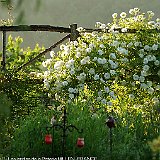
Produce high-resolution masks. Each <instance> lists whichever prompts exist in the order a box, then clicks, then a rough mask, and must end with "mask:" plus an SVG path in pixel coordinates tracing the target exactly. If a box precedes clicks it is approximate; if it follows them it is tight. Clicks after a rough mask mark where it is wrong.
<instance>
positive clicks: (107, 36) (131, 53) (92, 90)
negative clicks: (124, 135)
mask: <svg viewBox="0 0 160 160" xmlns="http://www.w3.org/2000/svg"><path fill="white" fill-rule="evenodd" d="M153 16H154V13H153V12H152V11H148V12H147V14H144V13H141V12H140V9H138V8H134V9H130V11H129V16H128V17H127V14H126V13H125V12H122V13H121V14H120V18H118V14H117V13H114V14H113V15H112V17H113V22H112V23H108V24H107V25H106V24H102V23H100V22H97V23H96V27H97V28H99V29H101V30H102V31H101V32H98V31H93V32H92V33H87V32H85V29H83V28H81V27H80V28H78V31H79V32H80V34H81V37H79V38H78V39H77V41H71V42H69V43H67V44H66V45H64V44H62V45H61V46H60V51H59V52H58V53H57V54H55V53H54V52H53V51H51V52H50V56H51V58H50V59H47V60H46V61H44V62H43V66H44V67H46V68H47V70H46V71H45V72H44V86H45V88H46V89H48V91H49V94H50V95H55V98H56V99H57V100H65V101H66V100H67V101H68V102H70V101H71V100H74V99H75V98H76V97H78V95H81V96H83V95H86V94H87V95H88V96H89V98H90V100H91V102H92V103H94V104H97V105H104V106H105V107H107V106H108V107H109V106H110V107H109V108H112V107H114V106H118V105H119V104H120V103H121V102H122V101H123V99H125V100H126V102H127V103H129V104H133V106H135V107H139V108H143V106H155V105H158V104H159V95H160V84H159V78H160V56H159V52H160V34H159V29H160V19H158V18H157V19H156V22H154V21H151V20H152V17H153ZM117 28H118V29H120V30H117ZM129 29H134V30H135V33H130V32H128V30H129ZM88 93H89V94H88Z"/></svg>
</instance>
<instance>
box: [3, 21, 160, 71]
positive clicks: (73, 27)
mask: <svg viewBox="0 0 160 160" xmlns="http://www.w3.org/2000/svg"><path fill="white" fill-rule="evenodd" d="M0 31H2V41H3V53H2V62H1V65H2V70H3V71H5V69H6V39H7V35H6V33H7V32H20V31H23V32H25V31H27V32H29V31H41V32H43V31H47V32H59V33H69V34H67V35H66V36H65V37H63V38H62V39H61V40H59V41H58V42H56V43H54V44H53V45H52V46H50V47H49V48H47V49H45V50H44V51H43V52H41V53H39V54H38V55H37V56H36V57H34V58H33V59H31V60H29V61H28V62H27V63H25V64H23V65H21V66H20V67H19V68H17V70H16V71H19V70H21V69H22V68H25V67H26V66H28V65H29V64H31V63H32V62H34V61H35V60H37V59H38V58H40V57H41V56H42V55H45V54H46V53H47V52H49V51H51V50H52V49H53V48H56V47H57V46H58V45H59V44H61V43H62V42H64V41H65V40H66V39H70V41H74V40H76V39H77V38H78V37H79V36H80V34H79V32H78V31H77V24H71V25H70V27H69V28H65V27H59V26H58V27H56V26H50V25H19V26H0ZM84 31H85V32H93V31H97V32H102V31H103V29H89V28H84ZM105 31H106V32H109V29H106V30H105ZM115 31H118V32H119V33H124V32H122V30H121V28H117V29H115ZM136 31H137V30H136V29H127V32H125V33H136ZM153 31H154V32H155V31H156V32H160V30H158V29H150V30H149V32H153Z"/></svg>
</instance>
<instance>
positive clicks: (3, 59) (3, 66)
mask: <svg viewBox="0 0 160 160" xmlns="http://www.w3.org/2000/svg"><path fill="white" fill-rule="evenodd" d="M2 40H3V53H2V62H1V65H2V70H3V71H5V70H6V31H3V33H2Z"/></svg>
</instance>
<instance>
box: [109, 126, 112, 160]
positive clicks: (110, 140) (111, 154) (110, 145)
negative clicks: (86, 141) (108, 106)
mask: <svg viewBox="0 0 160 160" xmlns="http://www.w3.org/2000/svg"><path fill="white" fill-rule="evenodd" d="M109 131H110V155H111V159H112V128H110V129H109Z"/></svg>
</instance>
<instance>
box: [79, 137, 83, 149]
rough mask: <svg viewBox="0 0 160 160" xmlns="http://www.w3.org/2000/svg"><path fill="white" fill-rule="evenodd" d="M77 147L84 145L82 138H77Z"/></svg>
mask: <svg viewBox="0 0 160 160" xmlns="http://www.w3.org/2000/svg"><path fill="white" fill-rule="evenodd" d="M77 147H79V148H82V147H84V138H78V139H77Z"/></svg>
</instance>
